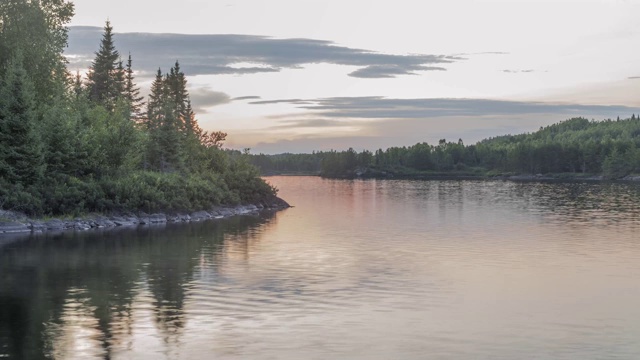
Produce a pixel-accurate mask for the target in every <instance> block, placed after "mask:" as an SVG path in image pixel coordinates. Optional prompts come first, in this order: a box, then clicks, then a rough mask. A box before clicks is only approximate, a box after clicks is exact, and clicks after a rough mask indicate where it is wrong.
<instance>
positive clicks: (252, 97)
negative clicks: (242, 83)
mask: <svg viewBox="0 0 640 360" xmlns="http://www.w3.org/2000/svg"><path fill="white" fill-rule="evenodd" d="M259 99H262V97H260V96H253V95H252V96H239V97H234V98H233V99H231V101H243V100H259Z"/></svg>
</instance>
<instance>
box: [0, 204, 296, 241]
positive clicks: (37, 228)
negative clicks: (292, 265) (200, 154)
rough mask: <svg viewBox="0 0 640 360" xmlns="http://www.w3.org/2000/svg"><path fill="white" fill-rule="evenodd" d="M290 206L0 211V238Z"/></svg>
mask: <svg viewBox="0 0 640 360" xmlns="http://www.w3.org/2000/svg"><path fill="white" fill-rule="evenodd" d="M289 207H291V206H290V205H289V204H288V203H287V202H286V201H284V200H283V199H281V198H279V197H277V196H274V197H273V198H271V199H268V200H265V201H262V202H260V203H257V204H248V205H236V206H218V207H214V208H212V209H207V210H201V211H195V212H187V211H183V212H157V213H153V214H147V213H145V212H142V211H140V212H137V213H132V212H126V213H112V214H108V215H103V214H88V215H85V216H80V217H74V218H73V219H66V218H65V217H60V218H47V219H31V218H28V217H27V216H26V215H24V214H22V213H19V212H15V211H6V210H0V237H2V236H3V235H15V234H30V233H44V232H49V231H86V230H91V229H109V228H117V227H135V226H142V225H154V224H166V223H186V222H197V221H205V220H212V219H223V218H228V217H231V216H237V215H251V214H258V213H260V212H261V211H279V210H284V209H286V208H289Z"/></svg>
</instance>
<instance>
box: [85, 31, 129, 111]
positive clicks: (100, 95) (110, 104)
mask: <svg viewBox="0 0 640 360" xmlns="http://www.w3.org/2000/svg"><path fill="white" fill-rule="evenodd" d="M87 78H88V81H87V88H88V89H89V99H91V100H92V101H93V102H94V103H96V104H99V105H102V106H104V107H105V108H107V109H108V110H112V109H113V108H114V107H115V106H116V102H117V101H118V99H119V98H120V97H122V96H123V94H124V90H125V74H124V68H123V67H122V61H120V54H119V53H118V51H117V50H116V48H115V45H114V42H113V27H111V23H110V22H109V21H107V23H106V24H105V26H104V34H103V35H102V41H101V42H100V50H98V52H96V58H95V59H94V60H93V63H92V64H91V67H90V68H89V73H88V74H87Z"/></svg>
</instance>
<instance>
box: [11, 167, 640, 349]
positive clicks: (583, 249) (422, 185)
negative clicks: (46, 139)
mask: <svg viewBox="0 0 640 360" xmlns="http://www.w3.org/2000/svg"><path fill="white" fill-rule="evenodd" d="M269 180H270V181H271V182H272V183H273V184H275V185H276V186H278V187H279V188H280V189H281V195H282V197H284V198H285V199H287V200H288V201H289V202H291V203H292V204H293V205H295V206H296V207H295V208H292V209H288V210H286V211H283V212H280V213H277V214H264V215H262V216H259V217H240V218H235V219H230V220H225V221H217V222H204V223H196V224H189V225H176V226H167V227H162V228H156V227H147V228H138V229H130V230H127V229H123V230H120V231H115V232H105V233H100V232H85V233H65V234H57V235H56V234H49V235H46V236H40V237H33V238H30V239H26V240H21V241H15V242H11V241H10V240H8V239H4V240H2V239H0V271H1V273H0V358H2V357H6V358H17V359H20V358H25V359H38V358H47V357H48V358H55V359H91V358H98V359H154V360H156V359H638V358H640V187H639V186H638V185H633V184H539V183H510V182H482V181H428V182H422V181H334V180H322V179H319V178H312V177H273V178H269Z"/></svg>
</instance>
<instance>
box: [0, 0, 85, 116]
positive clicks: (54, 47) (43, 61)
mask: <svg viewBox="0 0 640 360" xmlns="http://www.w3.org/2000/svg"><path fill="white" fill-rule="evenodd" d="M73 12H74V8H73V4H72V3H71V2H69V1H64V0H41V1H28V0H2V1H0V77H4V76H5V71H6V70H5V69H7V66H6V65H7V64H8V63H9V62H10V61H11V59H12V58H14V57H15V56H16V55H17V54H18V53H21V54H22V58H23V59H24V61H23V67H24V69H25V70H26V72H27V74H28V75H29V77H30V78H31V80H32V81H33V83H34V95H35V100H36V102H37V103H38V104H43V103H48V104H50V103H52V102H53V99H54V98H55V96H56V95H57V94H58V93H59V92H61V91H63V90H64V83H65V81H66V76H67V70H66V67H65V64H66V59H65V58H64V56H63V55H62V52H63V50H64V49H65V47H66V46H67V32H68V29H67V27H66V24H67V23H68V22H69V21H70V20H71V18H72V17H73Z"/></svg>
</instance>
